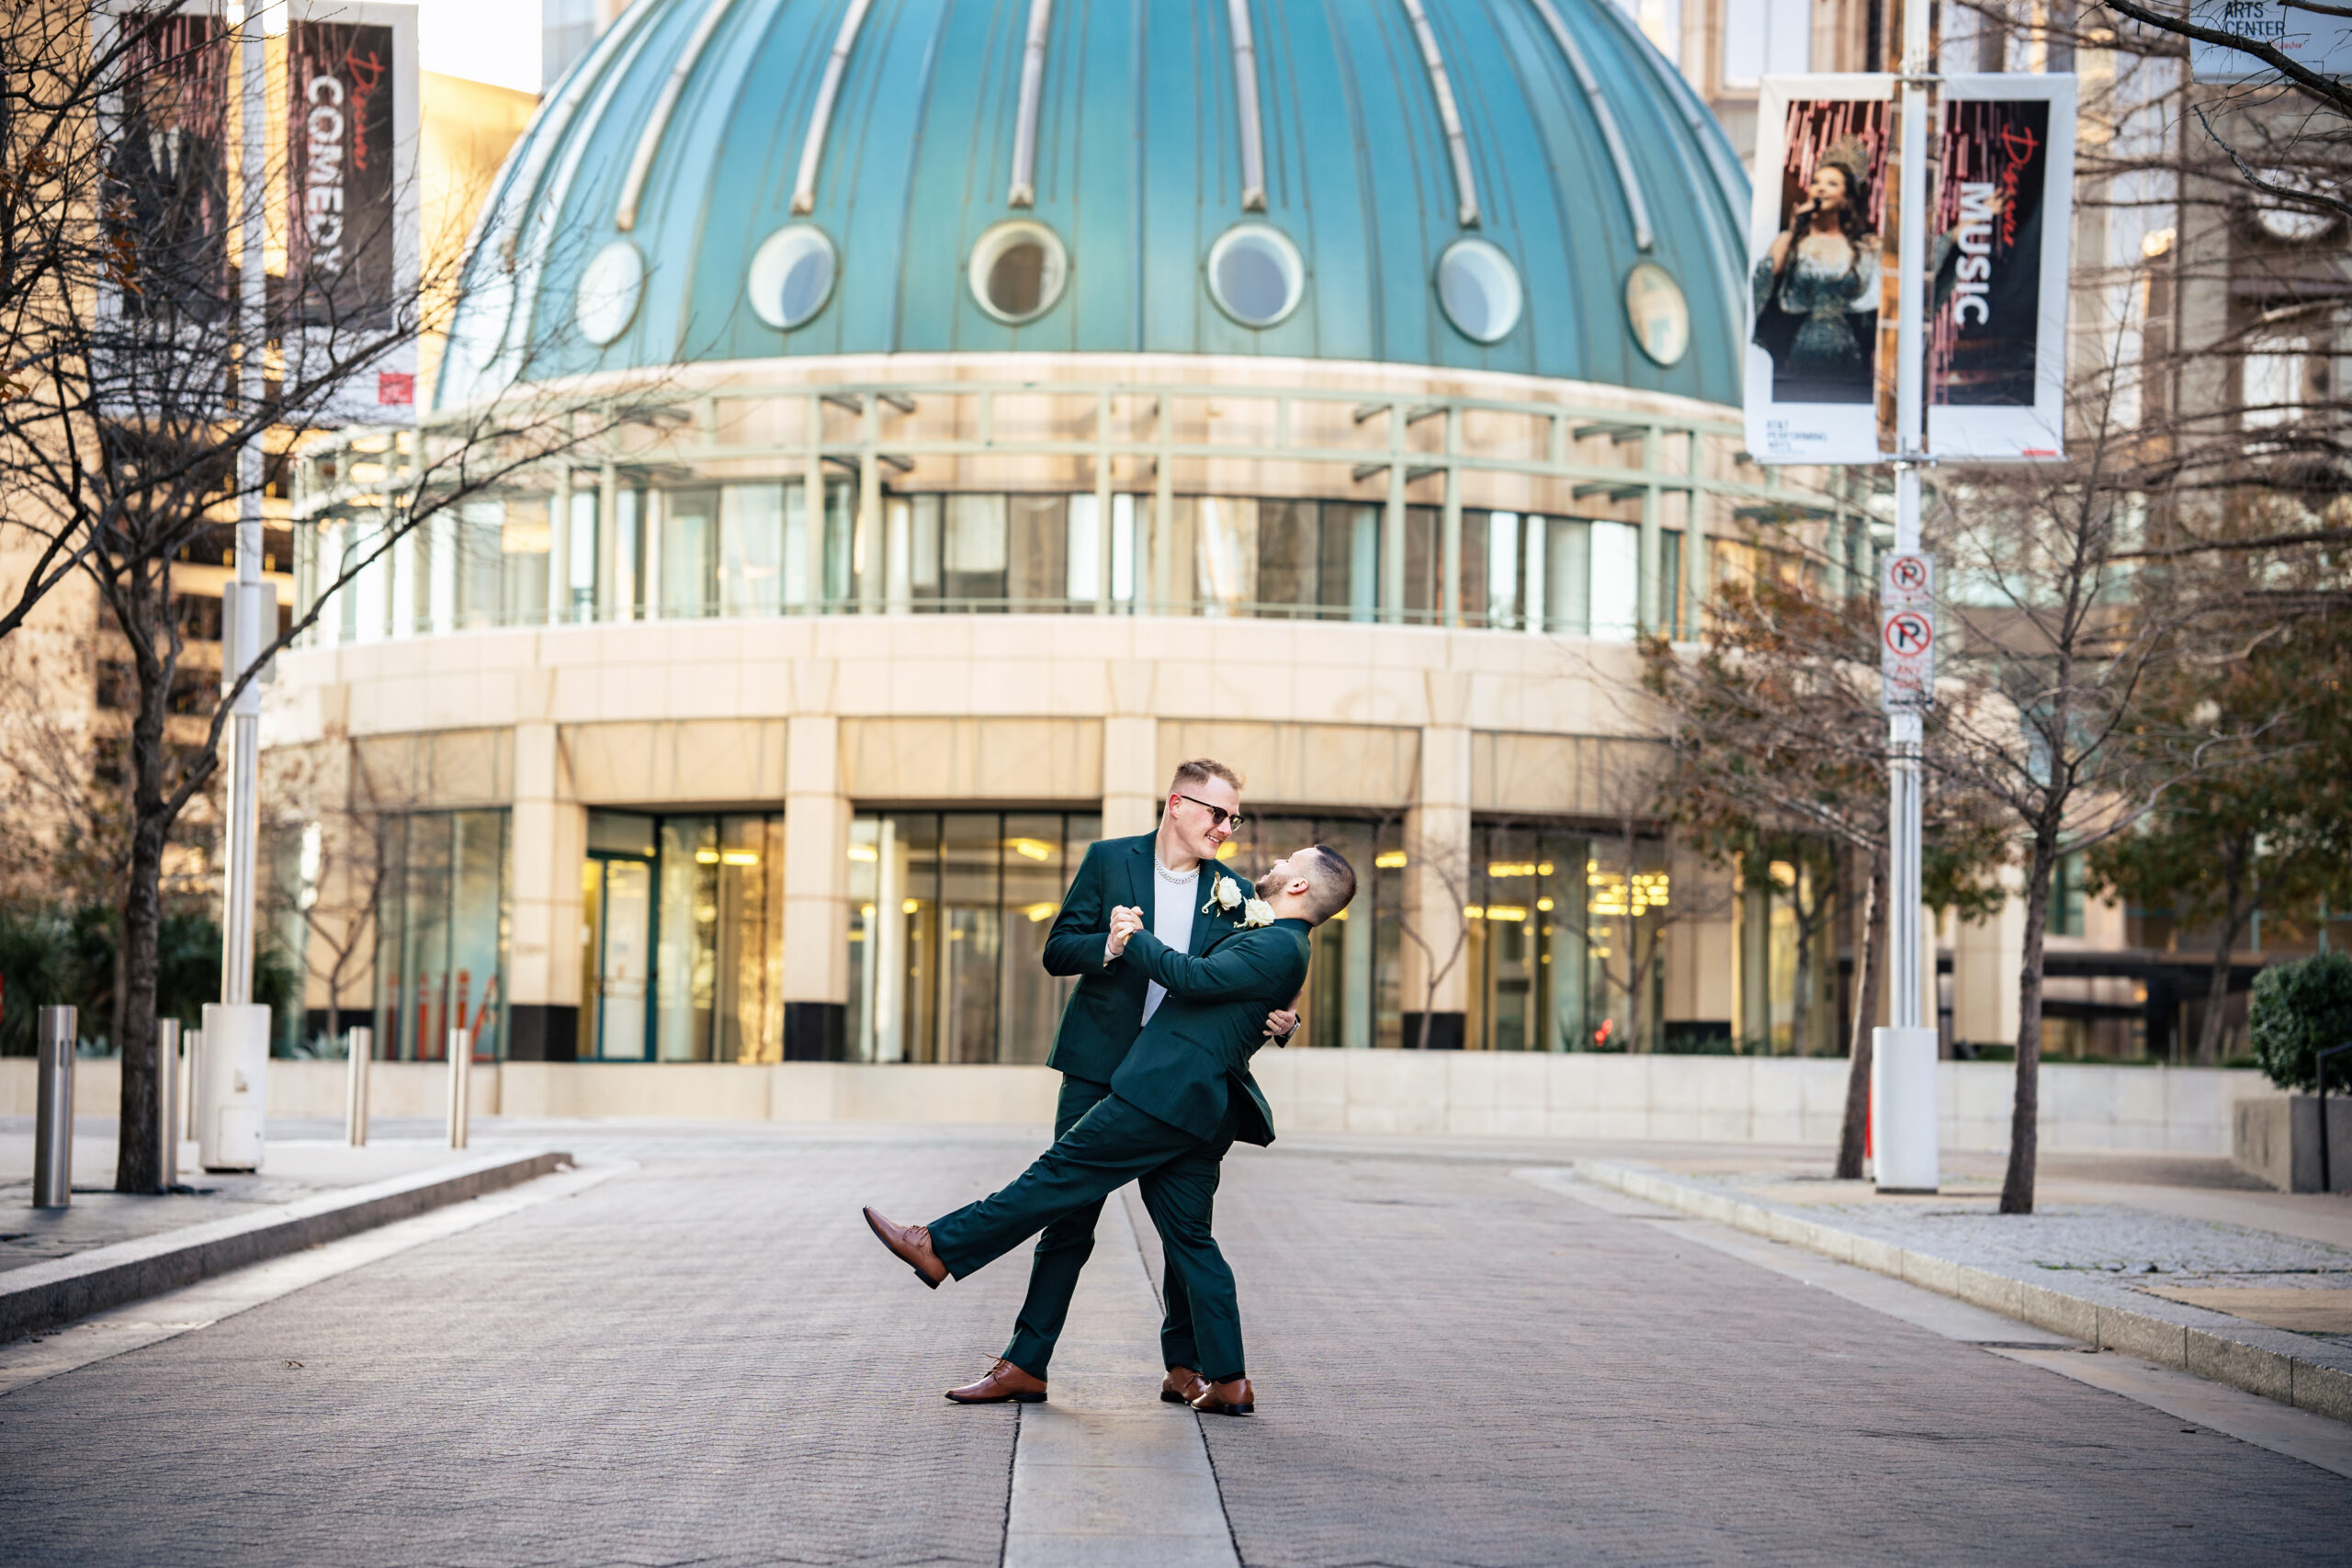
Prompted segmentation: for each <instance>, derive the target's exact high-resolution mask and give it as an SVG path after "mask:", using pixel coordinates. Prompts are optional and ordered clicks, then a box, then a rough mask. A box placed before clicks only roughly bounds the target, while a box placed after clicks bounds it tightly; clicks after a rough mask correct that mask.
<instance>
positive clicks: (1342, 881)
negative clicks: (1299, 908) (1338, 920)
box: [1305, 844, 1356, 926]
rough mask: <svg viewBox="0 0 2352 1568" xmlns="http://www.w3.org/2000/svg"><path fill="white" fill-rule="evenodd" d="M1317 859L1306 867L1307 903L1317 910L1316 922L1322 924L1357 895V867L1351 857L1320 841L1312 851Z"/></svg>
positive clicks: (1308, 906)
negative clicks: (1349, 858) (1352, 864)
mask: <svg viewBox="0 0 2352 1568" xmlns="http://www.w3.org/2000/svg"><path fill="white" fill-rule="evenodd" d="M1311 853H1312V854H1313V855H1314V857H1315V863H1314V864H1313V865H1311V866H1308V867H1306V868H1305V869H1306V907H1307V908H1310V909H1312V910H1314V911H1315V923H1316V924H1317V925H1318V926H1319V925H1321V924H1322V923H1323V922H1324V921H1326V920H1328V919H1330V918H1331V917H1332V916H1334V915H1336V914H1338V913H1339V912H1340V910H1342V909H1344V908H1347V907H1348V905H1349V903H1350V902H1351V900H1352V899H1353V898H1354V897H1355V896H1356V868H1355V867H1353V866H1351V865H1350V864H1349V863H1348V857H1347V856H1345V855H1343V854H1341V853H1340V852H1339V851H1337V850H1335V849H1333V848H1332V847H1331V846H1330V845H1329V844H1317V845H1316V846H1315V848H1314V849H1313V850H1312V851H1311Z"/></svg>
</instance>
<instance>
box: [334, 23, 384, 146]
mask: <svg viewBox="0 0 2352 1568" xmlns="http://www.w3.org/2000/svg"><path fill="white" fill-rule="evenodd" d="M343 66H344V70H345V73H347V74H348V75H349V76H350V77H351V118H353V119H354V120H356V121H357V122H358V124H359V134H358V135H357V136H355V137H353V138H352V139H351V166H352V167H353V168H355V169H364V168H366V167H367V166H368V130H367V127H368V99H369V98H371V97H374V96H376V88H377V85H379V83H381V82H382V81H383V79H384V62H383V61H381V60H380V59H379V58H378V57H377V55H376V53H375V51H372V50H371V51H368V53H366V54H364V55H363V54H359V53H356V52H346V53H345V55H344V57H343Z"/></svg>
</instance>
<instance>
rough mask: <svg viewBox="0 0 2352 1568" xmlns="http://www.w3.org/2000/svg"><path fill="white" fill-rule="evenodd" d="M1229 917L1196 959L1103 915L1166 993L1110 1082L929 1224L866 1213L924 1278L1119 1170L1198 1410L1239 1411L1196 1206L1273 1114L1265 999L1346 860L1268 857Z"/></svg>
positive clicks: (1349, 882) (1051, 1212) (1351, 875)
mask: <svg viewBox="0 0 2352 1568" xmlns="http://www.w3.org/2000/svg"><path fill="white" fill-rule="evenodd" d="M1258 891H1259V893H1260V895H1261V897H1260V898H1258V899H1252V900H1250V902H1249V903H1248V904H1247V905H1246V906H1245V910H1244V922H1243V925H1242V928H1241V929H1239V930H1237V931H1232V932H1231V933H1230V934H1228V935H1227V936H1225V937H1223V938H1221V939H1220V940H1218V941H1217V942H1215V943H1213V944H1212V945H1211V947H1210V949H1209V951H1208V952H1207V953H1204V954H1203V955H1201V956H1199V957H1194V956H1192V955H1190V954H1185V953H1177V952H1175V951H1173V950H1172V949H1170V947H1169V946H1168V945H1167V944H1166V943H1164V942H1159V940H1158V939H1157V938H1155V937H1154V936H1153V935H1152V934H1151V932H1150V931H1148V930H1146V929H1144V924H1145V922H1144V917H1143V914H1142V912H1141V911H1140V910H1139V909H1136V908H1121V909H1119V910H1118V911H1116V912H1115V913H1114V917H1113V922H1112V934H1111V938H1110V946H1111V950H1112V952H1113V953H1114V955H1116V956H1117V957H1119V958H1120V960H1121V962H1122V964H1132V965H1134V966H1135V967H1136V968H1137V969H1138V970H1140V971H1141V972H1142V973H1144V974H1145V975H1147V976H1150V978H1151V979H1152V980H1154V981H1155V982H1157V983H1158V984H1159V985H1161V986H1163V987H1166V989H1167V993H1168V1000H1167V1003H1166V1005H1165V1006H1163V1007H1161V1008H1159V1010H1158V1011H1157V1012H1156V1013H1155V1014H1154V1015H1153V1017H1152V1019H1151V1021H1150V1022H1148V1023H1147V1024H1146V1025H1145V1026H1144V1030H1143V1032H1142V1034H1140V1035H1139V1036H1137V1038H1136V1042H1135V1044H1134V1046H1133V1048H1132V1049H1131V1050H1129V1051H1128V1053H1127V1055H1126V1059H1125V1061H1123V1062H1122V1063H1120V1065H1119V1067H1118V1069H1117V1071H1116V1072H1114V1074H1113V1075H1112V1078H1111V1093H1110V1094H1109V1096H1108V1097H1106V1098H1105V1099H1103V1100H1101V1101H1099V1102H1098V1103H1097V1104H1096V1105H1095V1106H1094V1107H1093V1108H1092V1109H1091V1110H1090V1111H1087V1113H1086V1114H1085V1115H1084V1116H1082V1117H1080V1119H1079V1121H1078V1123H1077V1125H1075V1126H1073V1127H1072V1128H1070V1129H1069V1132H1067V1133H1065V1134H1062V1135H1061V1136H1060V1137H1057V1138H1056V1139H1055V1140H1054V1146H1053V1147H1052V1148H1050V1149H1047V1150H1046V1152H1045V1153H1044V1154H1043V1155H1041V1156H1038V1158H1037V1159H1036V1161H1035V1163H1034V1164H1032V1165H1031V1166H1030V1167H1029V1168H1028V1169H1027V1170H1025V1171H1023V1173H1022V1174H1021V1175H1020V1176H1019V1177H1018V1178H1017V1179H1014V1180H1013V1182H1012V1185H1010V1186H1008V1187H1006V1188H1004V1189H1002V1190H1000V1191H998V1192H996V1193H993V1194H991V1195H990V1196H989V1197H987V1198H984V1199H982V1200H980V1201H978V1202H977V1203H970V1204H967V1205H966V1206H965V1207H963V1208H961V1209H958V1210H956V1212H955V1213H952V1214H948V1215H946V1216H944V1218H942V1219H939V1220H936V1221H934V1222H933V1223H932V1224H930V1225H928V1226H925V1225H900V1224H894V1223H893V1222H891V1221H889V1220H887V1219H885V1218H884V1217H883V1216H881V1215H880V1214H877V1213H875V1212H874V1211H873V1210H872V1209H868V1210H866V1211H865V1221H866V1224H868V1225H870V1226H872V1227H873V1230H874V1234H875V1235H876V1236H878V1237H880V1238H881V1240H882V1244H883V1245H884V1246H886V1247H888V1248H890V1250H891V1251H892V1252H894V1253H896V1254H897V1255H898V1256H899V1258H901V1259H902V1260H903V1261H905V1262H906V1263H907V1264H908V1265H909V1266H910V1268H912V1269H914V1270H915V1272H916V1274H917V1275H918V1276H920V1277H921V1278H922V1280H923V1282H924V1283H925V1284H927V1285H930V1286H932V1287H933V1288H936V1287H937V1286H938V1284H939V1283H940V1281H941V1280H945V1279H947V1278H949V1277H950V1276H953V1277H955V1278H957V1279H962V1278H963V1277H965V1276H967V1275H968V1274H971V1273H973V1272H975V1271H976V1270H978V1269H982V1268H985V1267H987V1265H988V1264H989V1263H990V1262H992V1261H994V1260H995V1259H996V1258H1001V1257H1002V1256H1003V1255H1004V1254H1005V1253H1007V1252H1009V1251H1011V1250H1012V1248H1013V1247H1018V1246H1019V1245H1020V1244H1021V1243H1022V1242H1023V1241H1024V1240H1026V1239H1027V1238H1028V1237H1030V1236H1032V1235H1035V1234H1036V1233H1037V1232H1038V1231H1040V1230H1041V1229H1043V1228H1045V1227H1046V1225H1049V1224H1053V1223H1054V1222H1055V1221H1056V1220H1057V1219H1060V1218H1062V1217H1063V1216H1065V1215H1068V1214H1071V1213H1077V1212H1079V1211H1080V1210H1082V1209H1085V1208H1086V1207H1088V1206H1089V1205H1091V1204H1099V1203H1100V1202H1101V1201H1103V1198H1105V1197H1106V1196H1108V1195H1109V1194H1110V1193H1112V1192H1114V1191H1115V1190H1118V1189H1119V1188H1120V1187H1122V1186H1124V1185H1125V1184H1126V1183H1127V1182H1129V1181H1134V1180H1136V1179H1145V1180H1146V1185H1145V1188H1144V1194H1145V1202H1146V1204H1147V1205H1148V1206H1149V1207H1150V1209H1151V1216H1152V1222H1153V1224H1155V1225H1157V1226H1158V1227H1159V1234H1160V1239H1161V1241H1162V1243H1163V1245H1164V1246H1165V1247H1166V1248H1167V1252H1168V1261H1169V1268H1170V1273H1171V1274H1172V1275H1174V1276H1175V1277H1176V1278H1177V1279H1179V1280H1181V1281H1182V1286H1183V1290H1184V1292H1185V1295H1186V1297H1187V1299H1188V1300H1189V1302H1190V1303H1191V1310H1192V1318H1193V1337H1194V1339H1195V1340H1196V1342H1197V1346H1198V1349H1197V1356H1198V1360H1197V1365H1198V1366H1199V1368H1200V1372H1201V1376H1202V1378H1203V1380H1204V1382H1206V1384H1207V1387H1206V1388H1205V1389H1204V1391H1203V1392H1202V1393H1200V1394H1198V1395H1197V1396H1196V1397H1195V1398H1193V1400H1192V1401H1191V1403H1192V1404H1193V1408H1194V1409H1196V1410H1203V1411H1210V1412H1216V1413H1222V1414H1229V1415H1236V1416H1246V1415H1248V1414H1250V1411H1251V1410H1252V1409H1254V1408H1255V1403H1256V1401H1255V1395H1254V1394H1253V1393H1252V1392H1251V1390H1250V1381H1249V1377H1248V1373H1247V1371H1246V1369H1245V1366H1244V1363H1243V1360H1242V1348H1241V1317H1240V1310H1239V1306H1238V1303H1237V1301H1236V1299H1235V1292H1234V1287H1233V1273H1232V1270H1231V1269H1228V1268H1227V1266H1226V1262H1225V1258H1224V1255H1223V1254H1222V1253H1221V1252H1220V1251H1219V1250H1218V1248H1217V1245H1216V1237H1215V1235H1212V1234H1211V1230H1210V1216H1211V1208H1212V1203H1213V1201H1214V1198H1215V1195H1216V1177H1217V1170H1218V1165H1219V1162H1220V1161H1221V1160H1222V1159H1223V1158H1224V1156H1225V1152H1226V1150H1227V1149H1228V1148H1230V1147H1232V1145H1233V1144H1234V1142H1235V1141H1236V1140H1237V1139H1238V1140H1241V1141H1244V1142H1248V1143H1253V1144H1260V1145H1264V1144H1271V1143H1272V1142H1273V1138H1274V1130H1273V1116H1272V1111H1270V1110H1269V1109H1268V1107H1267V1105H1266V1099H1265V1096H1264V1095H1263V1094H1261V1093H1260V1092H1259V1089H1258V1085H1257V1083H1256V1081H1255V1080H1254V1079H1253V1078H1251V1077H1250V1057H1251V1055H1254V1054H1255V1053H1256V1051H1257V1049H1258V1047H1259V1046H1261V1045H1262V1044H1264V1043H1265V1042H1266V1034H1265V1031H1264V1027H1263V1025H1262V1023H1261V1019H1262V1016H1263V1014H1264V1012H1265V1010H1266V1009H1267V1008H1268V1007H1269V1006H1270V1005H1275V1004H1278V1003H1279V1002H1280V1001H1283V1000H1286V999H1288V998H1292V997H1295V996H1296V995H1297V993H1298V989H1299V987H1300V986H1301V985H1302V984H1303V983H1304V982H1305V980H1306V967H1307V958H1308V951H1309V950H1308V942H1307V935H1308V932H1309V931H1312V930H1313V929H1314V928H1315V927H1316V926H1317V925H1320V924H1321V923H1322V922H1323V921H1325V920H1327V919H1330V918H1331V917H1332V916H1333V915H1335V914H1337V913H1339V912H1340V910H1341V909H1342V908H1346V907H1347V904H1348V901H1349V899H1351V897H1354V895H1355V872H1354V871H1353V869H1352V868H1351V867H1350V866H1349V864H1348V863H1347V862H1346V861H1345V860H1344V859H1342V858H1341V857H1340V855H1339V853H1338V852H1335V851H1333V850H1330V849H1328V848H1326V847H1324V846H1322V845H1316V846H1314V847H1312V848H1308V849H1304V850H1300V851H1299V852H1296V853H1295V854H1293V855H1291V856H1289V857H1287V858H1286V859H1284V860H1282V861H1278V862H1276V863H1274V865H1273V867H1272V870H1270V871H1269V872H1268V873H1267V874H1265V875H1264V876H1262V877H1261V878H1260V879H1259V881H1258Z"/></svg>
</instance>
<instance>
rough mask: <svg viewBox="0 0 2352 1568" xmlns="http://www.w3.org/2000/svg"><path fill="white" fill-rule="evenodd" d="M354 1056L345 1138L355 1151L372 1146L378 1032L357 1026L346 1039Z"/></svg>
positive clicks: (345, 1101)
mask: <svg viewBox="0 0 2352 1568" xmlns="http://www.w3.org/2000/svg"><path fill="white" fill-rule="evenodd" d="M344 1038H345V1041H347V1042H348V1044H347V1045H346V1047H345V1051H346V1054H347V1055H348V1056H349V1057H350V1061H349V1071H348V1072H347V1074H346V1075H345V1080H344V1087H343V1136H344V1141H345V1143H347V1144H349V1145H351V1146H352V1147H353V1148H355V1149H357V1148H365V1147H366V1146H367V1144H368V1063H369V1061H370V1059H371V1058H372V1057H374V1055H376V1032H375V1031H374V1030H373V1029H369V1028H367V1027H365V1026H362V1025H356V1024H355V1025H354V1026H353V1027H352V1030H351V1032H349V1033H348V1034H346V1035H345V1036H344Z"/></svg>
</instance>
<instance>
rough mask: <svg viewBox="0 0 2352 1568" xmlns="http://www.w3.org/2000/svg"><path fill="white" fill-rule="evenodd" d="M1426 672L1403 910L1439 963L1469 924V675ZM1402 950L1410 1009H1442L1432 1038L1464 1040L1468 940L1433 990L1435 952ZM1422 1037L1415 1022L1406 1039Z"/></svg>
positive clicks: (1405, 1003) (1409, 945)
mask: <svg viewBox="0 0 2352 1568" xmlns="http://www.w3.org/2000/svg"><path fill="white" fill-rule="evenodd" d="M1427 680H1428V687H1429V701H1430V717H1429V722H1428V723H1427V724H1425V725H1424V726H1423V727H1422V728H1421V770H1420V790H1419V798H1418V799H1417V800H1416V801H1415V802H1414V804H1413V806H1412V808H1411V809H1410V810H1408V811H1407V812H1406V814H1405V852H1406V854H1407V855H1408V860H1407V861H1406V863H1405V909H1404V915H1405V919H1407V920H1408V922H1410V923H1411V925H1412V928H1413V929H1414V930H1415V931H1418V932H1419V933H1420V934H1421V937H1422V940H1423V941H1425V942H1428V943H1429V945H1430V948H1431V949H1432V950H1433V951H1434V954H1435V963H1436V964H1440V965H1442V964H1444V963H1445V961H1446V960H1447V958H1448V957H1449V956H1451V955H1453V949H1454V941H1455V938H1456V937H1457V936H1459V935H1460V934H1461V933H1462V931H1463V930H1464V924H1463V920H1464V917H1463V913H1462V910H1463V904H1464V900H1465V899H1466V898H1467V897H1468V876H1469V869H1470V728H1469V726H1468V725H1467V723H1466V722H1464V721H1465V719H1466V717H1467V713H1466V711H1465V710H1466V708H1467V706H1468V702H1469V688H1470V681H1469V677H1468V676H1467V675H1464V674H1462V673H1460V672H1458V671H1430V672H1429V675H1428V677H1427ZM1401 957H1402V959H1403V971H1404V972H1403V976H1402V979H1403V990H1402V995H1401V996H1400V998H1399V1001H1400V1005H1401V1006H1402V1008H1403V1010H1405V1011H1406V1012H1408V1013H1419V1012H1421V1011H1423V1010H1428V1011H1430V1012H1433V1013H1436V1014H1437V1015H1438V1020H1437V1021H1436V1022H1435V1023H1434V1024H1433V1025H1432V1028H1431V1035H1432V1039H1433V1040H1436V1039H1443V1040H1446V1041H1447V1042H1448V1043H1456V1042H1458V1041H1459V1040H1460V1038H1461V1034H1460V1029H1461V1018H1462V1015H1463V1014H1464V1013H1465V1012H1466V1011H1467V1010H1468V1008H1469V998H1470V976H1469V964H1468V949H1467V944H1466V942H1465V944H1464V950H1463V954H1462V956H1461V957H1459V958H1456V959H1455V960H1454V963H1453V966H1452V967H1451V968H1450V969H1448V970H1447V971H1446V973H1445V975H1444V976H1443V977H1442V979H1441V980H1440V981H1439V982H1438V987H1437V990H1436V992H1435V994H1434V995H1432V994H1431V993H1430V988H1429V976H1430V964H1431V959H1430V956H1429V955H1426V954H1424V953H1422V952H1421V950H1420V948H1419V945H1418V944H1416V943H1414V942H1405V943H1403V944H1402V953H1401ZM1448 1014H1451V1015H1453V1017H1452V1019H1450V1020H1449V1019H1448V1018H1447V1016H1446V1015H1448ZM1418 1038H1419V1035H1418V1033H1417V1032H1415V1031H1412V1030H1409V1029H1408V1031H1407V1032H1406V1037H1405V1043H1407V1044H1408V1045H1409V1044H1411V1043H1414V1042H1415V1041H1416V1040H1418Z"/></svg>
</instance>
